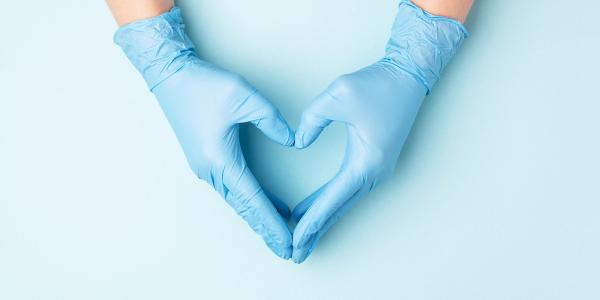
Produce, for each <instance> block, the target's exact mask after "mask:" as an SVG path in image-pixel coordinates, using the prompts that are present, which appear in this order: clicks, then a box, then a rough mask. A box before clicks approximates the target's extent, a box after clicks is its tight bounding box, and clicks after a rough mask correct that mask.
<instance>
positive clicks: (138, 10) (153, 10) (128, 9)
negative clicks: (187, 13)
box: [106, 0, 175, 26]
mask: <svg viewBox="0 0 600 300" xmlns="http://www.w3.org/2000/svg"><path fill="white" fill-rule="evenodd" d="M106 3H107V4H108V7H109V8H110V10H111V12H112V14H113V17H114V18H115V20H116V21H117V23H118V24H119V26H123V25H125V24H129V23H132V22H135V21H138V20H143V19H149V18H152V17H156V16H158V15H161V14H163V13H165V12H167V11H169V10H170V9H171V8H172V7H173V6H174V5H175V3H174V1H173V0H106Z"/></svg>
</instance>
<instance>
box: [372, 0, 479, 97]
mask: <svg viewBox="0 0 600 300" xmlns="http://www.w3.org/2000/svg"><path fill="white" fill-rule="evenodd" d="M468 36H469V33H468V32H467V29H466V28H465V27H464V26H463V25H462V24H461V23H460V22H458V21H456V20H454V19H450V18H447V17H441V16H435V15H432V14H430V13H428V12H426V11H424V10H423V9H421V8H419V7H418V6H416V5H415V4H413V3H412V2H411V1H410V0H402V1H401V2H400V7H399V9H398V15H397V17H396V21H395V22H394V26H393V27H392V37H391V38H390V40H389V42H388V44H387V47H386V55H385V58H384V59H383V60H384V61H387V62H390V63H392V64H394V65H396V66H397V67H399V68H401V69H403V70H404V71H406V72H408V73H410V74H411V75H412V76H414V77H415V79H417V80H419V81H420V82H421V83H423V85H425V87H426V88H427V93H429V92H430V91H431V88H432V87H433V85H434V84H435V83H436V82H437V80H438V79H439V77H440V74H441V73H442V71H443V70H444V68H445V67H446V65H447V64H448V62H449V61H450V60H451V59H452V57H453V56H454V54H455V53H456V51H457V50H458V48H459V47H460V45H461V44H462V43H463V41H464V40H465V38H467V37H468Z"/></svg>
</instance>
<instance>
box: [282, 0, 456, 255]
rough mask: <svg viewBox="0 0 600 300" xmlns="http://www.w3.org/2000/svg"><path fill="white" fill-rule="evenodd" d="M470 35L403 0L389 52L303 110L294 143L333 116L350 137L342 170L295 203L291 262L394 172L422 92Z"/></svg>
mask: <svg viewBox="0 0 600 300" xmlns="http://www.w3.org/2000/svg"><path fill="white" fill-rule="evenodd" d="M466 36H467V31H466V30H465V28H464V27H463V26H462V25H461V24H460V23H458V22H456V21H454V20H451V19H448V18H445V17H438V16H433V15H431V14H429V13H427V12H425V11H423V10H422V9H420V8H418V7H417V6H415V5H414V4H412V3H411V2H410V1H402V2H401V3H400V7H399V12H398V16H397V19H396V21H395V23H394V26H393V29H392V37H391V39H390V41H389V43H388V46H387V49H386V56H385V58H383V59H382V60H381V61H379V62H377V63H375V64H373V65H371V66H369V67H366V68H364V69H362V70H360V71H358V72H356V73H352V74H348V75H343V76H341V77H340V78H338V79H337V80H335V81H334V82H333V83H332V84H331V85H330V86H329V87H328V88H327V89H326V90H325V92H323V93H322V94H321V95H320V96H319V97H317V98H316V99H315V100H314V101H313V103H312V104H311V105H310V106H309V107H308V108H307V109H306V110H305V111H304V113H303V115H302V119H301V122H300V125H299V128H298V130H297V131H296V143H295V144H296V147H298V148H304V147H307V146H309V145H310V144H311V143H313V141H315V139H316V138H317V137H318V135H319V134H320V133H321V132H322V131H323V129H324V128H325V127H327V126H328V125H329V124H330V123H331V122H332V121H338V122H342V123H344V124H345V125H346V129H347V133H348V134H347V135H348V140H347V144H346V153H345V156H344V160H343V163H342V166H341V167H340V170H339V171H338V173H337V175H335V177H334V178H333V179H331V180H330V181H329V182H327V183H326V184H325V185H324V186H322V187H321V188H320V189H318V190H317V191H316V192H314V193H313V194H312V195H310V196H309V197H308V198H306V199H305V200H304V201H303V202H301V203H300V204H299V205H298V206H297V207H296V208H295V209H294V212H293V216H294V218H295V219H296V220H297V221H299V223H298V225H297V226H296V228H295V230H294V235H293V247H294V250H293V255H292V259H293V261H294V262H296V263H301V262H303V261H304V260H305V259H306V258H307V257H308V255H309V254H310V253H311V252H312V251H313V249H314V247H315V246H316V244H317V242H318V241H319V238H321V236H322V235H323V234H324V233H325V232H326V231H327V230H328V229H329V228H330V227H331V226H332V225H333V224H334V223H335V222H336V221H337V220H338V219H339V218H340V217H341V216H342V215H343V214H344V213H345V212H346V211H347V210H348V209H349V208H350V207H351V206H352V204H354V203H355V202H356V201H357V200H358V199H360V198H361V197H362V196H363V195H365V194H366V193H368V192H369V191H371V190H373V189H374V188H375V186H377V184H379V183H380V182H381V181H382V180H384V179H386V178H388V177H390V176H391V175H392V173H393V171H394V168H395V165H396V162H397V160H398V156H399V155H400V152H401V150H402V146H403V144H404V142H405V141H406V137H407V136H408V134H409V132H410V130H411V127H412V125H413V122H414V121H415V118H416V116H417V112H418V111H419V107H420V106H421V103H422V102H423V99H424V98H425V96H426V94H427V93H428V92H429V90H430V89H431V87H432V86H433V85H434V83H435V82H436V81H437V79H438V78H439V75H440V73H441V72H442V70H443V69H444V67H445V66H446V64H447V63H448V62H449V61H450V59H451V58H452V57H453V56H454V54H455V52H456V51H457V49H458V48H459V46H460V45H461V43H462V41H463V40H464V39H465V38H466Z"/></svg>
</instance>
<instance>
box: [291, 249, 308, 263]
mask: <svg viewBox="0 0 600 300" xmlns="http://www.w3.org/2000/svg"><path fill="white" fill-rule="evenodd" d="M309 254H310V253H309V252H308V251H307V250H296V251H294V252H293V254H292V261H293V262H294V263H295V264H298V265H299V264H301V263H303V262H304V261H305V260H306V258H307V257H308V255H309Z"/></svg>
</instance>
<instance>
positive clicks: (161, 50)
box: [114, 7, 198, 90]
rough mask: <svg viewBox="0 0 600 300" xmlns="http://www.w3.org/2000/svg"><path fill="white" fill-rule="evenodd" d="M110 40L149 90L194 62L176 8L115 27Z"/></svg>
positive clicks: (179, 14)
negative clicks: (123, 53)
mask: <svg viewBox="0 0 600 300" xmlns="http://www.w3.org/2000/svg"><path fill="white" fill-rule="evenodd" d="M114 41H115V43H116V44H117V45H119V46H120V47H121V48H122V49H123V52H125V55H127V57H128V58H129V60H130V61H131V63H132V64H133V65H134V66H135V68H136V69H137V70H138V71H139V72H140V73H141V74H142V76H143V77H144V79H145V80H146V84H147V85H148V88H149V89H150V90H152V89H153V88H154V87H156V86H157V85H158V84H160V83H161V82H162V81H164V80H166V79H167V78H169V77H170V76H171V75H173V74H175V73H176V72H177V71H179V70H180V69H181V68H183V67H184V66H186V65H187V64H188V63H190V62H191V61H193V60H195V59H198V58H197V56H196V53H195V49H194V45H193V43H192V41H191V40H190V39H189V37H188V36H187V34H186V33H185V25H184V23H183V19H182V17H181V12H180V10H179V8H177V7H173V8H172V9H171V10H170V11H168V12H166V13H163V14H160V15H158V16H156V17H153V18H150V19H144V20H139V21H135V22H133V23H130V24H127V25H125V26H123V27H121V28H119V29H118V30H117V32H116V33H115V36H114Z"/></svg>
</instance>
